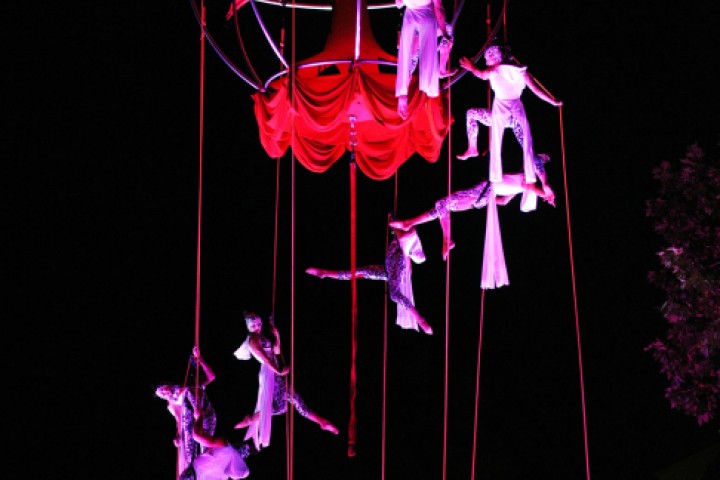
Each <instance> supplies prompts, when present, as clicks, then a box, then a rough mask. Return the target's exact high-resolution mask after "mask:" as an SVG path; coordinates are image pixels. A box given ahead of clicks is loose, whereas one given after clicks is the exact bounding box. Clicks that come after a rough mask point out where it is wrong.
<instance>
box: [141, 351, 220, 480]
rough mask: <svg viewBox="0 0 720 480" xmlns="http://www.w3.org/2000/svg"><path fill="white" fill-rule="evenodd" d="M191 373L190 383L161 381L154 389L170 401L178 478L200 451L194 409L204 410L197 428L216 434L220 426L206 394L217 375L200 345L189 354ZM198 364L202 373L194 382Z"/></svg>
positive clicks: (168, 403) (168, 402)
mask: <svg viewBox="0 0 720 480" xmlns="http://www.w3.org/2000/svg"><path fill="white" fill-rule="evenodd" d="M190 363H191V368H190V373H191V376H189V377H188V378H189V381H188V384H187V385H176V384H162V385H159V386H158V387H157V388H156V389H155V395H156V396H157V397H159V398H161V399H163V400H165V401H166V402H167V408H168V410H169V411H170V413H171V414H172V416H173V418H174V419H175V426H176V433H175V439H174V441H173V443H174V444H175V446H176V447H177V449H178V460H177V467H178V469H177V471H178V475H179V478H182V475H183V474H185V472H186V471H187V470H188V469H189V468H191V467H192V464H193V461H194V460H195V458H196V457H197V456H198V455H199V454H200V450H201V448H200V445H199V444H198V443H197V442H196V441H195V440H194V438H193V430H194V429H196V428H195V418H194V416H195V412H196V411H199V410H202V411H203V412H204V414H203V418H202V421H201V423H200V424H199V425H198V428H199V429H201V430H202V431H203V432H205V433H206V434H207V435H213V434H214V433H215V428H216V426H217V418H216V415H215V409H214V408H213V405H212V403H211V402H210V399H209V398H208V396H207V393H206V391H205V387H206V386H207V385H209V384H210V383H211V382H212V381H213V380H214V379H215V373H214V372H213V371H212V369H211V368H210V367H209V366H208V364H207V363H205V361H204V360H203V358H202V356H201V355H200V349H199V348H198V347H193V350H192V355H191V357H190ZM196 366H197V367H200V369H199V370H200V371H199V373H200V376H199V380H198V381H197V383H196V382H195V380H194V379H195V376H194V373H195V370H196Z"/></svg>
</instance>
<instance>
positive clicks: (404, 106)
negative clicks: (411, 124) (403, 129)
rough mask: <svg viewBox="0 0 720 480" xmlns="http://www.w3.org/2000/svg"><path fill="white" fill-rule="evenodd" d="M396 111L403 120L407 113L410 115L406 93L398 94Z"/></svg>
mask: <svg viewBox="0 0 720 480" xmlns="http://www.w3.org/2000/svg"><path fill="white" fill-rule="evenodd" d="M397 112H398V115H399V116H400V118H402V119H403V120H405V119H407V118H408V115H410V112H409V111H408V101H407V95H400V96H399V97H398V107H397Z"/></svg>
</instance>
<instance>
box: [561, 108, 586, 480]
mask: <svg viewBox="0 0 720 480" xmlns="http://www.w3.org/2000/svg"><path fill="white" fill-rule="evenodd" d="M559 108H560V144H561V149H562V167H563V186H564V188H565V218H566V225H567V236H568V251H569V257H570V275H571V278H572V294H573V310H574V314H575V338H576V342H577V354H578V370H579V378H580V399H581V404H582V419H583V442H584V447H585V478H586V479H587V480H590V448H589V445H588V429H587V404H586V402H585V375H584V373H583V361H582V342H581V340H580V315H579V311H578V297H577V283H576V279H575V256H574V253H573V241H572V229H571V221H570V195H569V190H568V181H567V164H566V160H565V127H564V124H563V114H562V106H561V107H559Z"/></svg>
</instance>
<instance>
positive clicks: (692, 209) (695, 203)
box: [646, 145, 720, 424]
mask: <svg viewBox="0 0 720 480" xmlns="http://www.w3.org/2000/svg"><path fill="white" fill-rule="evenodd" d="M653 178H654V179H655V180H657V181H658V182H659V184H660V185H659V191H658V196H657V197H656V198H654V199H650V200H648V201H647V203H646V207H647V209H646V215H647V216H648V217H649V218H650V219H651V221H652V223H653V226H654V229H655V232H656V233H657V234H658V235H659V236H660V237H661V238H662V241H663V245H664V248H663V249H662V250H660V251H659V252H658V258H659V266H658V268H657V269H655V270H653V271H651V272H650V273H649V275H648V280H649V281H650V283H651V284H652V285H654V286H656V287H658V288H659V289H661V290H662V291H663V292H664V293H665V295H666V297H667V299H666V301H665V303H663V304H662V306H661V308H660V310H661V312H662V315H663V317H664V318H665V319H666V320H667V322H668V329H667V335H666V337H665V338H664V339H656V340H655V341H654V342H653V343H651V344H650V345H648V347H647V350H649V351H651V352H652V355H653V357H654V358H655V359H656V360H657V361H658V363H659V364H660V367H661V368H660V369H661V372H662V373H663V374H664V375H665V376H666V378H667V380H668V386H667V388H666V390H665V396H666V398H667V399H668V400H669V402H670V405H671V407H672V408H674V409H677V410H680V411H682V412H685V413H687V414H688V415H692V416H694V417H695V418H697V421H698V423H699V424H703V423H706V422H708V421H709V420H711V419H713V418H714V417H715V415H716V412H717V407H718V400H719V399H720V285H719V282H718V280H719V277H720V275H719V274H718V272H719V271H720V158H718V157H715V158H708V157H707V156H706V155H705V153H704V151H703V150H702V149H701V148H700V147H699V146H697V145H693V146H691V147H690V148H689V149H688V151H687V153H686V155H685V157H684V158H682V159H681V160H680V161H679V162H676V163H671V162H668V161H664V162H662V163H661V164H660V165H659V166H657V167H655V168H654V169H653Z"/></svg>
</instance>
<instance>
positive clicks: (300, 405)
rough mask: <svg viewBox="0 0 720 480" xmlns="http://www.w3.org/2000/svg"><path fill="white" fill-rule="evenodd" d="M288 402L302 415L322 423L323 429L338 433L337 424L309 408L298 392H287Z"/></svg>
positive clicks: (319, 423)
mask: <svg viewBox="0 0 720 480" xmlns="http://www.w3.org/2000/svg"><path fill="white" fill-rule="evenodd" d="M286 399H287V403H290V404H292V405H293V406H294V407H295V410H296V411H297V412H298V413H299V414H300V415H302V416H303V417H305V418H307V419H308V420H311V421H313V422H315V423H317V424H318V425H320V428H322V429H323V430H326V431H328V432H330V433H334V434H335V435H337V434H338V429H337V427H336V426H335V425H333V424H332V423H331V422H330V421H329V420H327V419H325V418H323V417H321V416H320V415H318V414H317V413H315V412H313V411H312V410H310V409H309V408H308V406H307V405H306V404H305V401H304V400H303V399H302V397H301V396H300V395H299V394H298V393H297V392H287V396H286Z"/></svg>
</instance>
